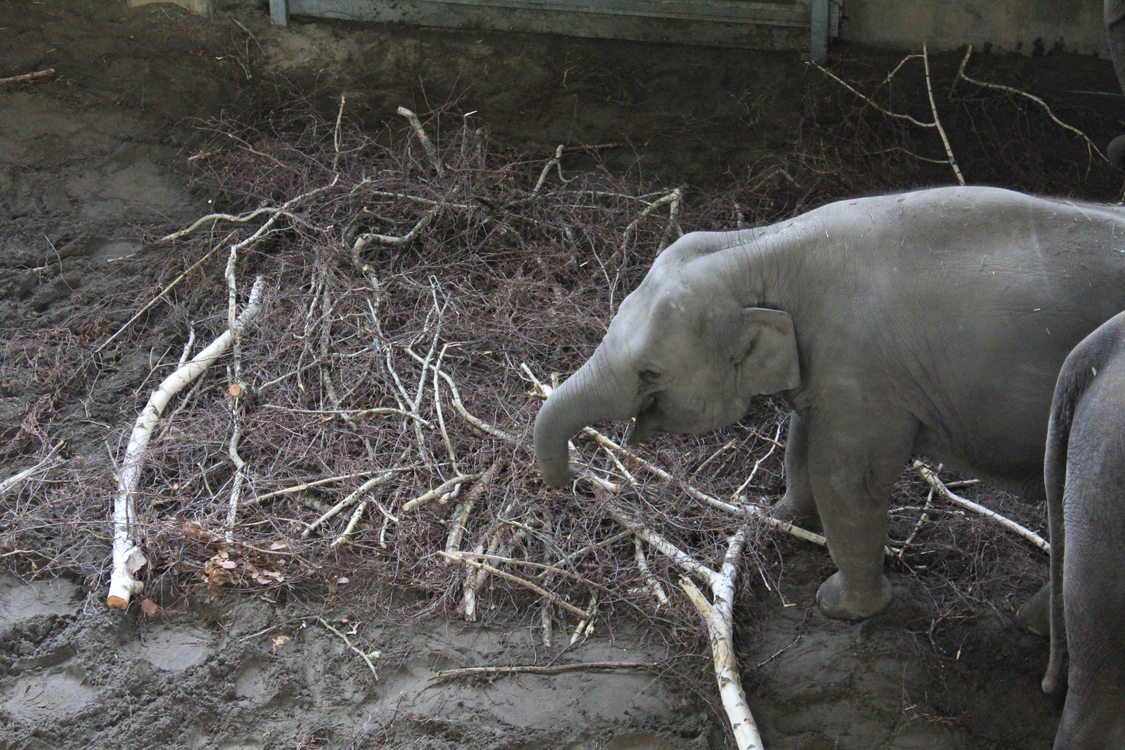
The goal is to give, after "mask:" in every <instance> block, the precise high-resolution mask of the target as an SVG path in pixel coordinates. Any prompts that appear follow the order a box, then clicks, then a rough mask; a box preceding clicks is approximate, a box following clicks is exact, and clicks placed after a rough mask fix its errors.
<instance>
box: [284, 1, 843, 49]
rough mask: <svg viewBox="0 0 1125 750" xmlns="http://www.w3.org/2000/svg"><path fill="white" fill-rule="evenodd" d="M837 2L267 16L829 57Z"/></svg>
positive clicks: (328, 10) (424, 4)
mask: <svg viewBox="0 0 1125 750" xmlns="http://www.w3.org/2000/svg"><path fill="white" fill-rule="evenodd" d="M832 6H833V0H603V1H602V2H593V1H591V0H585V1H583V0H270V15H271V16H272V17H273V20H274V22H275V23H278V24H282V25H285V24H287V23H288V21H289V17H290V16H291V15H299V16H314V17H317V18H335V19H343V20H351V21H380V22H390V23H406V24H411V25H417V26H438V27H447V28H470V29H473V28H475V29H491V30H499V31H527V32H538V33H551V34H564V35H567V36H580V37H595V38H613V39H634V40H639V41H648V42H674V43H686V44H700V45H720V46H729V47H744V48H751V49H798V50H802V51H807V52H809V53H810V55H811V56H812V57H813V58H814V59H819V60H823V59H824V57H825V56H826V54H827V46H828V36H829V33H830V25H831V24H830V13H831V11H832Z"/></svg>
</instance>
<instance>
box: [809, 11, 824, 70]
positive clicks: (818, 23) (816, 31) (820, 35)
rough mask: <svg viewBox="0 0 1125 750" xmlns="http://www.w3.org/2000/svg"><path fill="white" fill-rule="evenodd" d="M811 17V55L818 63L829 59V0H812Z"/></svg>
mask: <svg viewBox="0 0 1125 750" xmlns="http://www.w3.org/2000/svg"><path fill="white" fill-rule="evenodd" d="M811 5H812V16H811V18H810V19H809V56H810V57H812V59H813V60H814V61H816V62H818V63H824V62H826V61H827V60H828V0H812V3H811Z"/></svg>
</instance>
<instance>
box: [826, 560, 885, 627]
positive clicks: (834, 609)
mask: <svg viewBox="0 0 1125 750" xmlns="http://www.w3.org/2000/svg"><path fill="white" fill-rule="evenodd" d="M892 598H893V595H892V594H891V584H890V581H888V580H887V577H886V576H884V575H882V574H880V575H879V580H878V583H876V584H875V585H874V586H873V587H871V588H869V589H865V590H856V589H855V588H854V587H848V586H847V585H846V583H845V582H844V576H843V574H842V573H840V572H839V571H837V572H835V573H833V574H832V576H831V577H829V578H828V580H826V581H825V582H824V583H822V584H820V588H819V589H818V590H817V592H816V603H817V605H818V606H819V607H820V611H821V612H823V613H824V616H825V617H830V618H832V619H833V620H865V619H867V618H868V617H872V616H873V615H877V614H879V613H880V612H882V611H883V610H884V609H886V608H887V607H888V606H890V604H891V599H892Z"/></svg>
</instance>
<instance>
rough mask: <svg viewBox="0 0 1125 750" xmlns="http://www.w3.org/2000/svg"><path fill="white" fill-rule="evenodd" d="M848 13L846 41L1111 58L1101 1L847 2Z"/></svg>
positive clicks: (842, 26)
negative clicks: (1072, 53)
mask: <svg viewBox="0 0 1125 750" xmlns="http://www.w3.org/2000/svg"><path fill="white" fill-rule="evenodd" d="M843 16H844V17H843V19H842V21H841V23H840V38H841V39H848V40H851V41H856V42H863V43H865V44H873V45H878V46H880V47H895V48H902V49H914V50H917V49H919V48H921V46H922V44H923V43H926V45H927V47H928V48H929V49H931V50H939V49H954V48H958V47H963V46H964V45H965V44H970V43H971V44H973V45H974V46H975V47H976V48H978V49H979V48H981V47H982V46H984V45H986V44H990V45H992V47H993V48H994V49H997V50H1007V51H1014V52H1022V53H1024V54H1037V53H1038V52H1040V51H1041V52H1050V51H1052V50H1056V49H1058V50H1065V51H1067V52H1078V53H1082V54H1097V55H1101V56H1103V57H1106V56H1108V48H1107V42H1106V30H1105V25H1104V24H1103V22H1102V0H843Z"/></svg>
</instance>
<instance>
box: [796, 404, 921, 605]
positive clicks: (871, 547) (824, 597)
mask: <svg viewBox="0 0 1125 750" xmlns="http://www.w3.org/2000/svg"><path fill="white" fill-rule="evenodd" d="M887 412H888V407H887V406H886V405H884V404H880V405H876V406H874V408H872V407H870V406H868V407H864V408H855V405H851V406H850V407H848V406H845V407H839V406H837V407H830V408H829V409H828V410H819V411H815V412H809V413H807V414H805V415H803V416H802V423H803V426H804V427H805V428H807V430H808V451H809V456H808V458H809V462H808V475H809V479H810V481H811V484H812V490H813V496H814V497H815V499H816V507H817V510H818V511H819V513H820V521H821V524H822V525H823V526H824V535H825V537H827V539H828V551H829V553H830V554H831V555H832V561H833V562H835V563H836V567H837V568H839V570H837V571H836V573H834V574H833V575H832V576H831V577H829V578H828V580H826V581H824V583H822V584H821V586H820V589H819V590H818V591H817V593H816V601H817V604H819V605H820V609H821V611H822V612H823V613H824V614H825V615H826V616H828V617H831V618H833V619H838V620H859V619H863V618H865V617H870V616H872V615H875V614H878V613H879V612H881V611H883V610H884V609H886V607H887V605H889V604H890V603H891V586H890V583H889V582H888V581H887V578H886V576H885V575H884V574H883V547H884V546H885V545H886V542H887V509H888V506H889V504H890V498H891V492H892V490H893V489H894V484H895V481H896V480H897V479H898V477H899V475H900V474H901V473H902V467H903V464H904V463H906V461H907V459H909V457H910V452H911V448H912V447H913V443H914V436H915V434H916V433H917V430H918V423H917V421H916V420H915V419H914V417H913V416H911V415H909V414H906V413H897V414H894V413H892V414H888V413H887ZM873 415H879V416H878V417H877V418H876V417H874V416H873ZM876 419H877V423H875V422H876Z"/></svg>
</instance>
